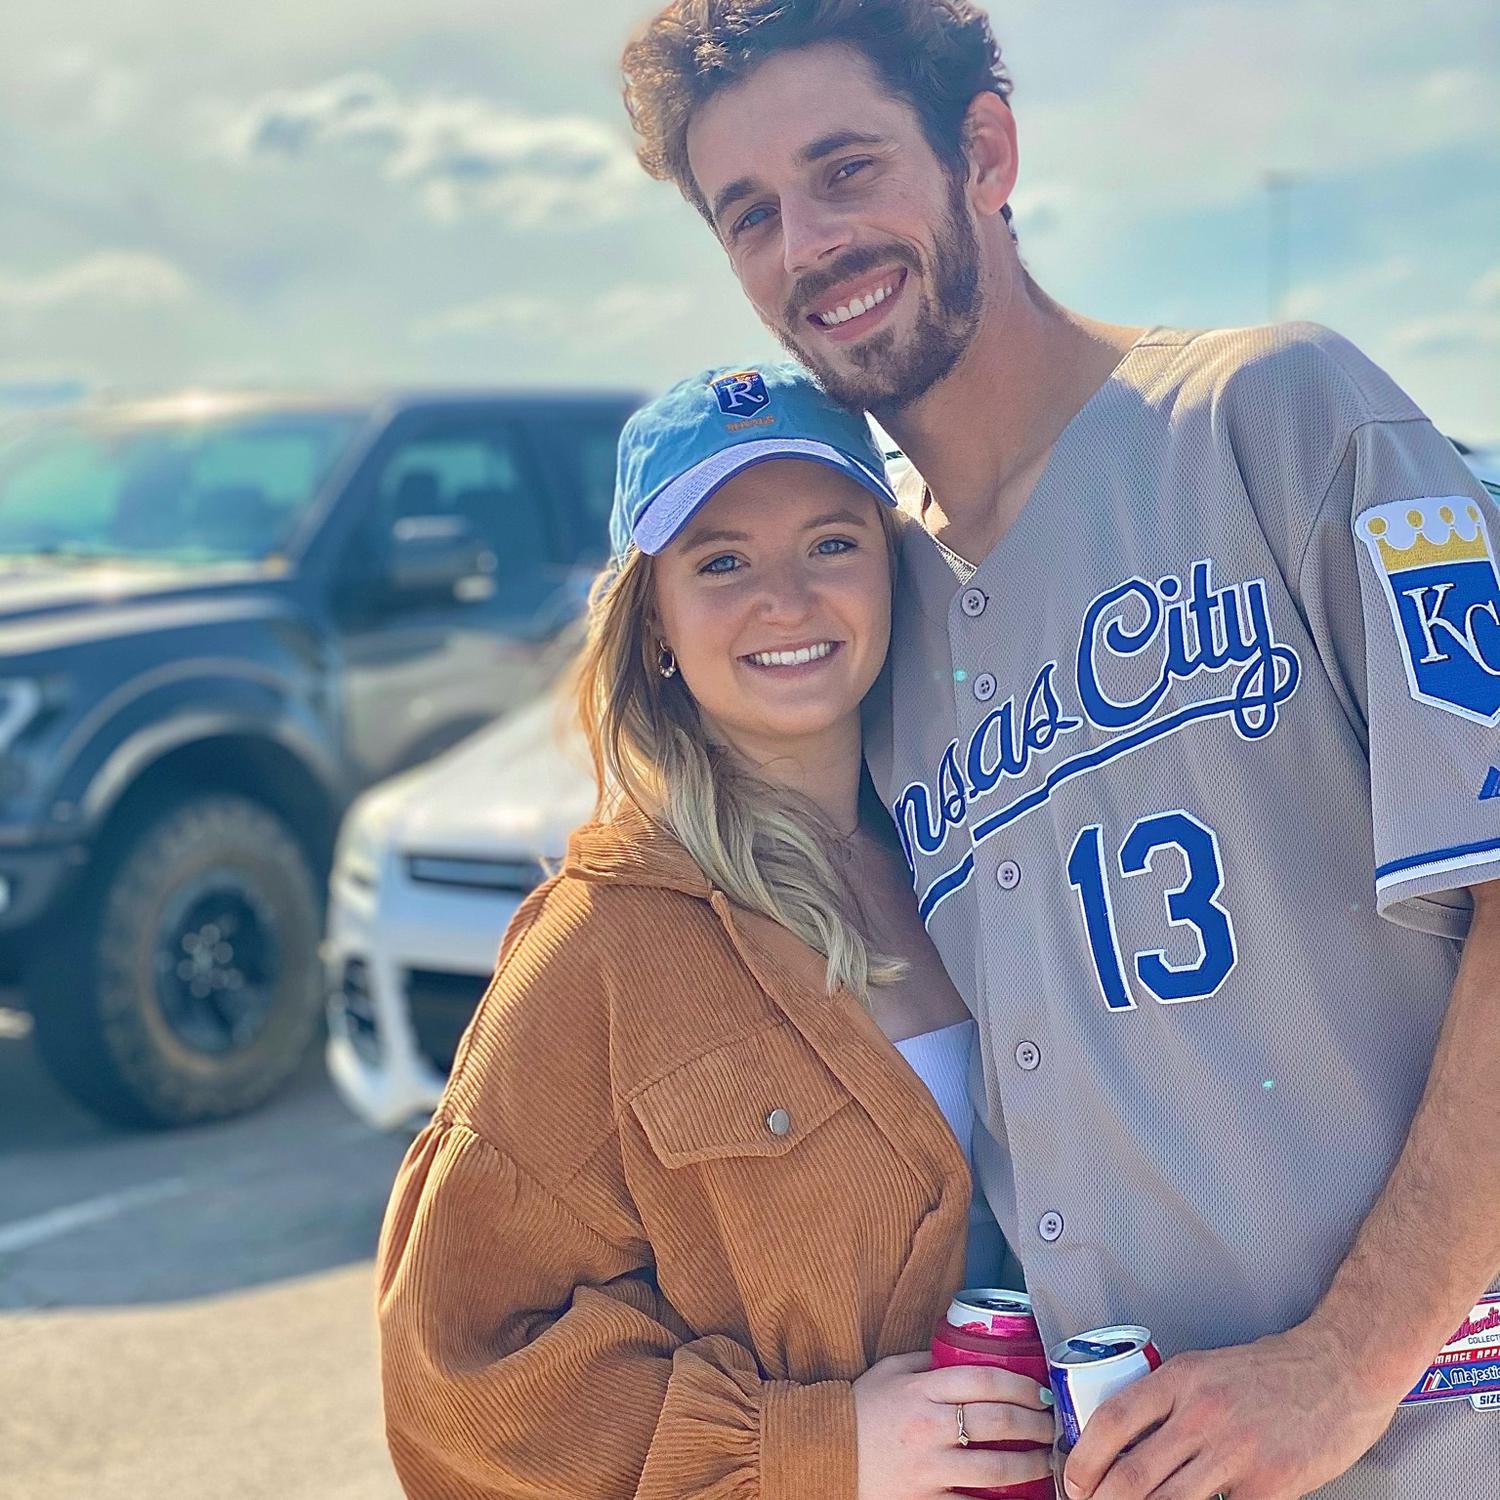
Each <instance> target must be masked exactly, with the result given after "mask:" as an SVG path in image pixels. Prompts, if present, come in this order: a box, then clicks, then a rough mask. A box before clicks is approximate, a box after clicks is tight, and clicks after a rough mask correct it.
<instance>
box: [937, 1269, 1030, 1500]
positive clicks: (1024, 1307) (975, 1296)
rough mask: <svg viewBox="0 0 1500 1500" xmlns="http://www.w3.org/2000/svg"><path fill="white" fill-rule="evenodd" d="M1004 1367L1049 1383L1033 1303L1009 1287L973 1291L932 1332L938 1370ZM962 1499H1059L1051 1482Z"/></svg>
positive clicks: (1021, 1446) (1008, 1446)
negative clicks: (969, 1367) (955, 1367)
mask: <svg viewBox="0 0 1500 1500" xmlns="http://www.w3.org/2000/svg"><path fill="white" fill-rule="evenodd" d="M947 1365H999V1366H1000V1368H1001V1369H1003V1370H1014V1371H1015V1372H1016V1374H1017V1375H1024V1376H1025V1377H1026V1379H1027V1380H1030V1381H1032V1382H1034V1383H1035V1384H1036V1385H1038V1386H1045V1385H1046V1384H1047V1350H1046V1346H1045V1345H1044V1344H1043V1343H1042V1336H1041V1334H1040V1333H1039V1332H1038V1330H1037V1326H1036V1317H1035V1315H1034V1314H1033V1313H1032V1310H1031V1298H1030V1297H1028V1296H1027V1295H1026V1293H1025V1292H1013V1291H1010V1290H1008V1289H1007V1288H1005V1287H970V1288H968V1289H967V1290H965V1291H962V1292H959V1293H958V1294H957V1295H956V1296H955V1297H954V1299H953V1301H952V1302H950V1303H949V1304H948V1312H947V1315H946V1316H945V1317H943V1318H941V1319H939V1320H938V1324H937V1326H936V1327H935V1328H934V1329H933V1330H932V1367H933V1369H935V1370H937V1369H942V1368H944V1367H945V1366H947ZM973 1446H974V1447H976V1448H1002V1449H1004V1450H1005V1451H1006V1452H1008V1453H1015V1452H1019V1451H1022V1450H1025V1449H1032V1448H1043V1449H1045V1448H1048V1447H1050V1446H1051V1445H1050V1444H1048V1443H1016V1442H1004V1443H975V1444H973ZM954 1493H955V1494H959V1495H981V1496H984V1497H985V1500H1053V1495H1054V1491H1053V1488H1052V1480H1051V1478H1050V1477H1048V1478H1045V1479H1032V1480H1028V1481H1027V1482H1026V1483H1025V1484H1010V1485H1005V1486H1004V1487H1002V1488H1000V1489H961V1490H956V1491H955V1492H954Z"/></svg>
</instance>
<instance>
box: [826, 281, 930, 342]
mask: <svg viewBox="0 0 1500 1500" xmlns="http://www.w3.org/2000/svg"><path fill="white" fill-rule="evenodd" d="M907 274H908V273H907V271H906V270H905V269H904V268H902V267H899V266H898V267H885V268H882V269H880V270H877V271H873V272H871V273H869V274H868V275H865V276H860V277H857V278H854V279H852V280H850V281H846V282H843V283H841V284H840V285H839V286H836V287H833V288H832V289H830V290H829V291H828V292H826V293H825V294H824V295H823V296H821V297H819V298H818V299H817V301H816V302H814V303H813V305H812V307H811V308H809V310H808V312H807V313H806V315H805V320H806V322H807V323H808V324H809V325H811V326H812V327H813V328H815V329H816V330H817V331H818V332H819V333H821V334H823V335H824V336H826V337H828V338H830V339H833V340H834V341H836V342H838V343H847V342H849V341H850V340H851V339H856V338H861V337H863V336H864V334H866V333H867V332H869V331H870V330H871V329H873V328H875V327H876V326H877V325H879V324H880V323H882V322H883V321H884V320H885V318H886V316H887V315H888V313H889V312H890V309H891V306H892V304H893V303H895V302H896V301H897V300H898V299H899V298H900V296H901V292H902V290H903V289H904V287H905V286H906V279H907Z"/></svg>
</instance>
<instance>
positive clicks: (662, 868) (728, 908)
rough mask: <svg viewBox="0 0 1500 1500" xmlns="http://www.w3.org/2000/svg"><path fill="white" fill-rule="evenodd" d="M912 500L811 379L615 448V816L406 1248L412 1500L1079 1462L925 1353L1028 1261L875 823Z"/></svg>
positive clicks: (699, 409) (677, 417)
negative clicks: (877, 737)
mask: <svg viewBox="0 0 1500 1500" xmlns="http://www.w3.org/2000/svg"><path fill="white" fill-rule="evenodd" d="M892 504H894V500H893V497H892V496H891V494H890V492H889V490H888V489H887V487H886V484H885V481H884V478H883V477H882V469H881V462H880V456H879V453H878V451H877V450H876V449H875V447H874V445H873V443H872V441H871V438H870V434H869V430H868V428H867V427H866V425H865V423H864V422H863V420H861V419H858V418H855V417H852V416H850V415H848V414H846V413H843V412H841V411H839V410H838V409H836V408H834V407H833V406H831V405H830V404H829V403H828V402H827V401H826V399H825V398H824V397H823V396H822V395H821V393H820V392H819V391H818V390H817V388H816V387H815V386H813V385H812V384H811V382H810V381H809V380H808V379H807V378H806V377H805V376H804V375H802V374H800V373H799V372H798V371H796V369H795V368H794V367H791V366H784V367H779V368H776V369H772V370H763V371H759V372H754V371H721V372H718V373H708V374H705V375H702V376H699V377H697V378H695V379H692V380H688V381H684V382H683V383H682V384H681V385H679V386H677V387H675V388H674V389H673V390H672V391H670V392H668V393H667V395H666V396H664V397H662V398H661V399H660V400H659V401H657V402H656V403H654V404H653V405H652V406H650V407H648V408H646V409H645V410H644V411H643V412H640V413H638V414H637V415H636V416H635V417H633V418H632V419H631V422H630V424H629V426H628V427H627V429H626V432H625V434H624V436H623V438H622V440H621V469H620V481H619V486H618V490H617V495H616V508H615V516H614V519H613V523H612V525H613V533H614V539H615V542H616V547H617V551H618V554H619V555H618V558H617V565H616V567H615V569H614V570H613V571H612V572H611V573H609V574H607V575H606V577H605V578H604V579H603V580H601V583H600V586H599V587H598V588H596V591H595V596H594V599H593V601H592V608H591V618H590V632H589V641H588V645H587V648H586V651H585V653H584V659H583V664H582V674H581V683H580V692H579V706H580V710H581V715H582V720H583V726H584V730H585V733H586V736H587V739H588V742H589V746H590V749H591V751H592V753H593V759H594V765H595V771H596V775H597V778H598V783H599V787H600V809H599V820H598V821H597V822H595V823H593V824H591V825H589V826H587V827H585V828H582V829H580V830H579V831H578V832H577V833H576V834H575V835H574V837H573V839H572V840H571V842H570V844H569V849H568V855H567V859H566V861H565V863H564V866H563V869H562V871H561V873H560V874H559V875H558V876H557V877H555V878H554V879H552V880H550V881H548V882H547V883H546V884H545V885H543V886H542V887H540V888H539V889H538V890H537V891H536V892H535V893H534V894H533V895H532V896H531V897H530V898H528V900H527V901H526V902H525V904H524V905H523V906H522V907H521V909H520V911H519V912H518V913H517V914H516V917H515V920H514V921H513V922H512V923H511V926H510V929H509V931H508V932H507V933H506V936H505V941H504V944H503V946H502V949H501V953H500V959H499V965H498V968H497V970H496V973H495V977H494V980H493V982H492V983H491V986H490V989H489V991H488V993H487V994H486V996H485V999H484V1002H483V1003H482V1005H481V1006H480V1009H479V1012H478V1014H477V1015H476V1017H475V1019H474V1022H473V1024H472V1026H471V1027H470V1029H469V1032H468V1034H467V1036H466V1038H465V1041H464V1043H463V1046H462V1047H461V1049H460V1053H459V1056H458V1059H457V1061H456V1063H455V1065H454V1070H453V1076H452V1079H451V1081H450V1083H449V1085H448V1088H447V1091H446V1093H445V1095H444V1098H443V1101H442V1103H441V1104H440V1105H439V1107H438V1110H437V1113H436V1115H435V1116H434V1118H433V1120H432V1123H431V1124H430V1125H429V1126H428V1127H427V1129H426V1130H425V1131H424V1132H423V1133H422V1134H421V1135H420V1136H419V1137H418V1138H417V1140H416V1141H415V1142H414V1144H413V1146H412V1148H411V1150H410V1152H409V1153H408V1156H407V1159H406V1162H405V1164H404V1165H403V1167H402V1171H401V1175H400V1177H399V1179H398V1181H397V1184H396V1188H395V1193H394V1196H393V1198H392V1201H391V1205H390V1209H389V1211H388V1214H387V1218H386V1224H385V1229H384V1233H383V1236H382V1245H381V1253H380V1322H381V1336H382V1362H383V1371H384V1384H385V1402H386V1422H387V1429H388V1434H389V1439H390V1445H391V1452H392V1455H393V1457H394V1459H395V1463H396V1467H397V1469H398V1471H399V1473H400V1475H401V1478H402V1481H403V1483H404V1485H405V1486H406V1490H407V1493H408V1495H410V1496H412V1497H414V1500H437V1497H443V1500H468V1497H479V1496H484V1497H495V1496H506V1497H511V1496H516V1497H520V1496H526V1497H537V1500H542V1497H546V1500H561V1497H564V1496H567V1497H616V1496H644V1497H652V1500H658V1497H659V1500H685V1497H695V1496H710V1495H712V1496H716V1497H726V1500H733V1497H744V1500H885V1497H891V1500H898V1497H899V1500H921V1497H925V1496H929V1495H939V1494H942V1493H944V1492H946V1491H947V1490H949V1489H950V1488H952V1487H954V1486H958V1485H965V1486H983V1485H998V1484H1008V1483H1016V1482H1020V1481H1022V1480H1025V1479H1031V1478H1036V1477H1040V1476H1042V1475H1044V1474H1045V1473H1046V1472H1047V1454H1046V1451H1045V1450H1041V1451H1040V1452H1036V1451H1033V1452H1019V1453H1012V1452H1004V1453H1002V1452H995V1451H987V1450H983V1449H980V1448H977V1447H970V1446H967V1443H968V1441H969V1440H973V1441H977V1442H985V1441H995V1440H1006V1439H1009V1440H1022V1441H1028V1440H1029V1441H1034V1442H1037V1443H1048V1442H1050V1440H1051V1432H1052V1424H1051V1419H1050V1416H1049V1415H1048V1414H1047V1412H1046V1410H1045V1404H1046V1403H1045V1393H1044V1392H1041V1391H1039V1390H1038V1388H1037V1387H1036V1386H1035V1385H1034V1384H1030V1383H1028V1382H1026V1381H1024V1380H1023V1379H1021V1378H1020V1377H1019V1376H1016V1375H1012V1374H1011V1373H1010V1372H1008V1371H1003V1370H993V1369H981V1368H955V1369H947V1370H936V1371H934V1370H929V1369H928V1360H927V1357H926V1352H925V1351H926V1348H927V1344H928V1339H929V1335H930V1330H931V1327H932V1324H933V1321H934V1319H935V1317H936V1316H937V1315H938V1314H939V1313H940V1312H941V1311H942V1310H943V1308H944V1306H945V1305H946V1302H947V1299H948V1297H949V1296H950V1294H951V1293H952V1292H953V1291H954V1290H955V1289H956V1288H957V1287H958V1286H959V1285H960V1283H961V1282H962V1281H964V1280H965V1279H966V1269H967V1272H968V1276H969V1277H970V1278H977V1279H978V1280H980V1281H981V1282H985V1281H993V1280H994V1279H995V1277H996V1275H997V1274H998V1270H999V1256H1000V1254H1001V1247H1000V1245H999V1243H998V1235H997V1234H996V1233H995V1232H994V1230H993V1225H990V1226H988V1229H989V1235H988V1237H986V1236H985V1235H983V1234H976V1235H975V1236H973V1237H972V1244H971V1250H972V1254H971V1264H970V1266H969V1267H968V1268H966V1266H965V1235H966V1229H967V1228H968V1220H969V1217H970V1208H971V1196H972V1195H971V1187H970V1178H969V1172H968V1165H967V1162H966V1153H965V1147H966V1146H967V1142H968V1137H969V1134H970V1132H971V1130H972V1125H973V1119H972V1114H971V1113H969V1112H968V1111H969V1106H968V1104H967V1098H966V1093H965V1090H964V1086H963V1075H964V1071H965V1064H966V1061H967V1055H968V1051H969V1048H970V1046H971V1040H972V1033H971V1028H972V1025H973V1023H972V1022H971V1021H970V1020H969V1019H968V1017H967V1015H966V1013H965V1011H964V1007H963V1004H962V1002H961V1001H960V999H959V997H958V995H957V994H956V993H955V991H954V990H953V988H952V986H951V985H950V984H949V982H948V980H947V978H946V976H945V975H944V973H943V971H942V969H941V967H940V965H939V964H938V962H937V959H936V956H935V954H934V953H933V951H932V949H931V947H930V946H929V944H928V942H927V938H926V934H925V933H924V931H923V929H922V926H921V923H920V921H919V920H918V918H917V915H916V911H915V906H914V903H913V899H912V894H911V889H910V885H909V879H908V876H907V871H906V867H905V864H904V862H903V860H902V858H901V855H900V852H899V850H897V849H896V848H894V847H893V840H892V837H891V830H890V824H889V822H888V820H887V819H886V818H885V815H884V813H883V810H882V809H881V808H880V807H879V805H878V803H874V804H872V803H871V802H870V801H869V800H864V801H862V799H861V796H860V786H861V757H860V734H859V709H860V702H861V699H862V698H863V697H864V695H865V694H866V692H867V691H868V690H869V688H870V686H871V684H872V683H873V682H874V681H875V678H876V676H877V674H878V673H879V671H880V668H881V665H882V662H883V660H884V657H885V653H886V646H887V643H888V637H889V629H890V593H891V565H892V564H891V558H892V546H891V542H892V536H893V533H892V530H891V519H890V512H889V510H888V506H890V505H892ZM903 1053H904V1054H905V1057H904V1056H903ZM906 1058H909V1059H910V1061H907V1060H905V1059H906ZM914 1069H921V1070H922V1072H923V1073H924V1075H925V1076H928V1077H930V1079H931V1082H932V1088H933V1089H934V1090H936V1093H934V1092H932V1091H929V1088H928V1087H927V1086H926V1085H924V1082H923V1079H922V1078H921V1077H919V1076H918V1072H917V1071H915V1070H914ZM940 1101H941V1103H940ZM950 1119H951V1121H952V1122H953V1125H956V1127H957V1129H958V1131H959V1134H960V1135H961V1136H962V1138H963V1141H964V1145H963V1146H961V1145H960V1143H959V1139H958V1138H957V1137H956V1136H955V1133H954V1128H952V1126H950V1123H949V1122H950Z"/></svg>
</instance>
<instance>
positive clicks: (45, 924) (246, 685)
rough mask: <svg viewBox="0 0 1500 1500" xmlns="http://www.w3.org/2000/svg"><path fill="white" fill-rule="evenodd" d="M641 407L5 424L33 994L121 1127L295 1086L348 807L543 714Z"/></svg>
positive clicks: (48, 1056)
mask: <svg viewBox="0 0 1500 1500" xmlns="http://www.w3.org/2000/svg"><path fill="white" fill-rule="evenodd" d="M635 400H636V398H635V397H633V396H631V395H630V394H628V393H618V394H598V395H565V396H564V395H559V396H555V397H543V396H532V395H506V394H503V393H487V392H486V393H474V392H466V393H461V394H423V395H410V394H403V395H390V394H385V395H378V396H370V397H354V396H350V397H339V398H326V397H325V398H319V399H307V398H274V397H270V396H255V397H230V396H190V397H184V398H179V399H175V400H171V401H163V402H153V403H141V404H133V405H128V406H127V405H119V406H114V407H101V408H98V409H94V410H84V411H78V412H74V413H71V414H63V415H59V416H52V417H48V418H45V419H32V420H29V421H27V422H26V423H25V424H22V425H16V426H12V427H10V428H7V429H4V430H0V985H9V986H18V987H19V989H20V993H21V995H22V996H23V1003H24V1004H25V1005H26V1007H27V1008H28V1009H29V1010H30V1011H31V1013H32V1015H33V1017H34V1030H35V1037H36V1042H37V1046H38V1049H39V1051H40V1054H41V1056H42V1057H43V1059H44V1060H45V1061H46V1063H47V1065H48V1066H49V1067H50V1068H51V1070H52V1071H53V1073H54V1074H55V1075H56V1077H57V1078H58V1079H59V1080H60V1081H61V1082H62V1083H63V1084H64V1085H65V1086H66V1087H67V1088H68V1089H69V1090H70V1091H71V1092H72V1093H73V1094H75V1095H76V1096H77V1097H78V1098H79V1099H81V1100H83V1101H84V1102H85V1103H86V1104H88V1105H89V1106H90V1107H92V1108H93V1109H95V1110H96V1111H98V1112H99V1113H101V1114H103V1115H105V1116H107V1117H109V1118H113V1119H116V1120H120V1121H124V1122H127V1123H132V1124H146V1125H177V1124H185V1123H188V1122H192V1121H196V1120H203V1119H208V1118H213V1117H216V1116H223V1115H228V1114H232V1113H235V1112H238V1111H241V1110H245V1109H248V1108H250V1107H251V1106H253V1105H255V1104H257V1103H259V1102H260V1101H262V1100H264V1099H265V1098H267V1097H268V1096H269V1095H270V1094H271V1093H272V1092H273V1091H274V1090H275V1089H276V1088H277V1086H278V1085H279V1084H280V1083H282V1082H283V1081H284V1080H285V1079H286V1078H287V1077H288V1076H289V1075H290V1074H291V1073H292V1071H293V1070H294V1069H295V1068H296V1066H297V1064H298V1062H299V1061H300V1059H301V1058H302V1057H303V1056H304V1054H305V1053H306V1051H307V1049H308V1047H309V1045H310V1043H311V1042H312V1041H313V1039H314V1036H315V1034H316V1032H317V1029H318V1023H319V1018H320V1015H321V1009H322V981H321V972H320V966H319V961H318V945H319V942H320V939H321V935H322V924H323V910H324V891H325V886H326V880H327V871H328V865H329V861H330V857H331V852H332V849H333V843H334V838H335V835H336V832H337V828H338V823H339V819H340V817H341V815H342V812H343V810H344V808H345V807H346V806H347V804H348V803H349V801H350V800H351V799H352V797H353V796H354V795H355V794H356V793H357V792H359V791H360V790H361V789H362V788H364V787H365V786H367V785H369V784H370V783H372V782H374V781H377V780H380V779H382V778H383V777H386V776H389V775H390V774H391V773H393V772H395V771H398V770H400V769H402V768H404V767H407V766H412V765H415V764H417V763H418V762H420V761H422V760H424V759H426V758H427V757H428V756H430V755H433V754H435V753H436V752H438V751H439V750H442V749H445V748H446V747H447V746H449V745H451V744H453V743H454V742H455V741H457V740H458V739H460V738H462V737H463V736H464V735H466V734H468V733H470V732H471V731H472V730H474V729H477V728H478V727H479V726H481V725H483V724H485V723H487V722H489V721H490V720H492V719H494V718H495V717H496V716H497V715H499V714H501V713H504V712H505V711H506V710H507V709H509V708H511V707H513V706H515V705H517V704H519V703H521V702H523V701H524V700H526V699H528V698H531V697H534V696H535V694H536V693H538V692H539V691H541V690H542V689H543V688H544V686H545V685H546V684H547V683H548V682H549V680H550V679H552V678H553V677H554V676H555V675H556V673H557V671H558V670H559V668H560V666H561V664H562V659H563V656H564V654H565V652H566V651H567V650H568V649H570V647H571V643H572V641H573V639H574V636H575V629H574V628H570V627H574V626H575V622H576V620H577V617H578V614H579V612H580V608H581V605H582V603H583V600H584V597H585V593H586V588H587V583H588V580H589V578H590V577H591V575H592V573H593V571H594V569H595V568H597V566H598V565H599V563H600V561H601V560H602V558H603V555H604V552H605V550H606V546H607V541H606V531H607V518H608V509H609V502H610V493H611V488H612V483H613V469H614V450H615V443H616V440H617V438H618V435H619V430H620V427H621V425H622V424H623V422H624V419H625V417H626V416H627V415H628V413H629V411H630V410H631V408H632V407H633V406H634V404H635Z"/></svg>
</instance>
